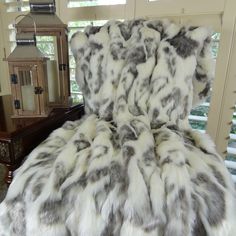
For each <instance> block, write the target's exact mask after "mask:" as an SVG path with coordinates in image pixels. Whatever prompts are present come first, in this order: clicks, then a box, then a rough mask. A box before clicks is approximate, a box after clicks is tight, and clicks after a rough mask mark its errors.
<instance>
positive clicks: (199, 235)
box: [192, 215, 207, 236]
mask: <svg viewBox="0 0 236 236" xmlns="http://www.w3.org/2000/svg"><path fill="white" fill-rule="evenodd" d="M192 235H193V236H207V232H206V229H205V227H204V225H203V223H202V221H201V219H200V216H199V215H197V216H196V219H195V221H194V224H193V230H192Z"/></svg>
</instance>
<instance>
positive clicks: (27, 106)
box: [21, 85, 35, 111]
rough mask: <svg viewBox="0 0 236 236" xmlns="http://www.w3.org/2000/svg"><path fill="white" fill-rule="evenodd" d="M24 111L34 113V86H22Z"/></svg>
mask: <svg viewBox="0 0 236 236" xmlns="http://www.w3.org/2000/svg"><path fill="white" fill-rule="evenodd" d="M21 92H22V102H23V110H25V111H34V110H35V103H34V87H33V86H32V85H23V86H21Z"/></svg>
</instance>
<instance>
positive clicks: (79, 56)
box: [0, 20, 236, 236]
mask: <svg viewBox="0 0 236 236" xmlns="http://www.w3.org/2000/svg"><path fill="white" fill-rule="evenodd" d="M210 37H211V32H210V31H209V30H208V29H206V28H204V27H180V26H178V25H176V24H173V23H171V22H168V21H166V20H163V21H145V20H135V21H126V22H108V23H107V24H106V25H105V26H103V27H88V28H86V30H85V32H84V33H77V34H75V35H74V36H73V38H72V41H71V46H72V51H73V53H74V56H75V58H76V62H77V79H78V83H79V85H80V86H81V87H82V91H83V94H84V100H85V106H86V112H87V115H86V116H85V117H84V118H83V119H81V120H79V121H75V122H67V123H65V125H63V126H62V127H61V128H59V129H57V130H55V131H54V132H53V133H52V134H51V135H50V136H49V138H48V139H47V140H45V141H44V142H43V143H42V144H41V145H40V146H38V147H37V148H36V149H35V150H34V151H33V152H32V153H31V154H30V155H29V157H28V159H27V160H26V161H25V163H24V164H23V165H22V167H21V168H20V169H19V171H18V173H17V174H16V176H15V178H14V180H13V182H12V184H11V186H10V188H9V191H8V193H7V196H6V199H5V200H4V202H3V203H2V204H1V205H0V235H1V236H9V235H11V236H16V235H17V236H19V235H22V236H24V235H27V236H32V235H34V236H42V235H45V236H69V235H72V236H76V235H78V236H118V235H121V236H207V235H208V236H235V235H236V224H235V223H236V194H235V191H234V186H233V182H232V180H231V177H230V174H229V173H228V171H227V169H226V167H225V166H224V162H223V160H222V159H221V157H220V156H219V155H218V154H217V152H216V150H215V146H214V143H213V142H212V141H211V140H210V138H209V137H208V136H207V135H205V134H201V133H199V132H197V131H193V130H192V129H191V128H190V126H189V123H188V115H189V112H190V109H191V107H192V105H193V104H196V103H197V102H199V101H200V100H202V99H204V98H205V97H206V96H207V95H208V92H209V89H210V84H211V80H212V78H213V70H212V61H211V56H210V51H209V45H210Z"/></svg>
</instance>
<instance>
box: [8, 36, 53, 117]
mask: <svg viewBox="0 0 236 236" xmlns="http://www.w3.org/2000/svg"><path fill="white" fill-rule="evenodd" d="M47 60H48V58H46V57H45V56H44V55H43V54H42V53H41V52H40V51H39V49H38V48H37V47H36V39H35V35H34V34H33V33H21V34H17V35H16V48H15V49H14V50H13V52H12V53H11V54H10V55H9V57H8V58H7V61H8V66H9V72H10V80H11V81H10V82H11V91H12V97H13V111H14V115H13V118H26V117H45V116H47V115H48V114H49V112H50V108H49V107H48V92H47V91H48V88H47V87H48V83H47Z"/></svg>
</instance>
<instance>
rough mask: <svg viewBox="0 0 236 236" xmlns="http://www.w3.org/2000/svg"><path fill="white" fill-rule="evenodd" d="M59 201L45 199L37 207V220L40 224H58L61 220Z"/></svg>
mask: <svg viewBox="0 0 236 236" xmlns="http://www.w3.org/2000/svg"><path fill="white" fill-rule="evenodd" d="M61 207H62V204H61V201H58V200H47V201H45V202H44V203H42V204H41V206H40V209H39V220H40V223H41V224H44V225H53V224H59V223H62V221H63V215H62V214H61Z"/></svg>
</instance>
